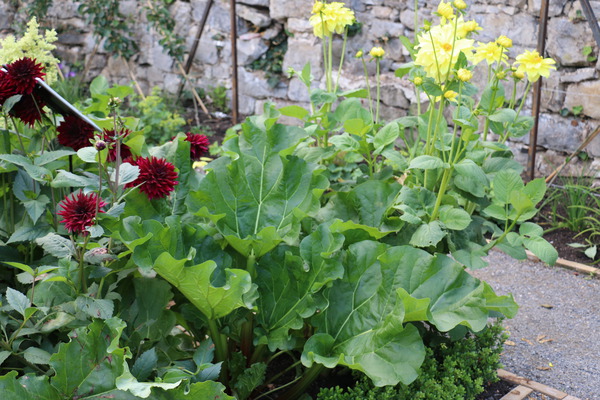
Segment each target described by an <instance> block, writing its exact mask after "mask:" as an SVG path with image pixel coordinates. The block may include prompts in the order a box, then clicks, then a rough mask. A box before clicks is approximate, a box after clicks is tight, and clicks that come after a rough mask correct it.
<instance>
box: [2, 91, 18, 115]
mask: <svg viewBox="0 0 600 400" xmlns="http://www.w3.org/2000/svg"><path fill="white" fill-rule="evenodd" d="M22 98H23V95H21V94H15V95H14V96H10V97H9V98H8V99H6V101H5V102H4V104H2V109H3V111H4V112H5V113H8V112H10V110H12V108H13V107H14V106H15V104H17V103H18V102H19V101H21V99H22Z"/></svg>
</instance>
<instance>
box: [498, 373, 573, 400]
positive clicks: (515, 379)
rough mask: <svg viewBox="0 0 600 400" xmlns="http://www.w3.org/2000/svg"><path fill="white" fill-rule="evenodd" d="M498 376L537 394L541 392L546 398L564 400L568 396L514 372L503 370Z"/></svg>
mask: <svg viewBox="0 0 600 400" xmlns="http://www.w3.org/2000/svg"><path fill="white" fill-rule="evenodd" d="M498 376H499V377H500V378H501V379H504V380H505V381H508V382H511V383H514V384H516V385H523V386H527V387H529V388H531V389H533V390H535V391H536V392H540V393H542V394H545V395H546V396H550V397H552V398H554V399H558V400H564V398H565V397H567V396H568V394H566V393H565V392H561V391H560V390H557V389H554V388H551V387H549V386H546V385H542V384H541V383H538V382H535V381H532V380H529V379H527V378H523V377H521V376H518V375H515V374H513V373H512V372H508V371H505V370H503V369H499V370H498Z"/></svg>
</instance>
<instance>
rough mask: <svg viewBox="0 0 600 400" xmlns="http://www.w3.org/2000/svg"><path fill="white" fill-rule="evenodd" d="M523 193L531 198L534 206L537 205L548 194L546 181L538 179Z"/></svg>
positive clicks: (530, 183)
mask: <svg viewBox="0 0 600 400" xmlns="http://www.w3.org/2000/svg"><path fill="white" fill-rule="evenodd" d="M523 193H524V194H525V195H526V196H527V197H529V199H530V200H531V202H532V203H533V205H536V204H537V203H539V202H540V201H542V199H543V198H544V195H545V194H546V181H545V179H544V178H537V179H534V180H532V181H531V182H529V183H528V184H527V185H525V188H524V189H523Z"/></svg>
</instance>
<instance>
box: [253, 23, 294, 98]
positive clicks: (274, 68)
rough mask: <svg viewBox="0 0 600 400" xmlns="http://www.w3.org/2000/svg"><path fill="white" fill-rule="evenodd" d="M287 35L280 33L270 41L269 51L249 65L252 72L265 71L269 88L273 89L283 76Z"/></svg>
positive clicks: (284, 32) (283, 32)
mask: <svg viewBox="0 0 600 400" xmlns="http://www.w3.org/2000/svg"><path fill="white" fill-rule="evenodd" d="M287 41H288V34H287V32H286V31H282V32H280V33H279V34H278V35H277V36H276V37H275V38H274V39H272V40H271V43H270V46H269V50H267V52H266V53H265V54H264V55H262V56H261V57H260V58H259V59H258V60H255V61H253V62H252V64H250V69H252V70H254V71H265V77H266V78H267V82H268V83H269V86H271V87H275V86H277V84H278V83H279V82H280V81H281V77H282V75H283V68H282V67H283V57H284V56H285V53H286V52H287V48H288V44H287Z"/></svg>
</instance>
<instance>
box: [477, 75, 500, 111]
mask: <svg viewBox="0 0 600 400" xmlns="http://www.w3.org/2000/svg"><path fill="white" fill-rule="evenodd" d="M503 103H504V86H503V85H497V86H495V87H494V85H493V82H490V84H489V85H488V86H487V87H486V88H485V89H484V91H483V93H482V94H481V101H480V102H479V109H480V110H483V111H484V112H486V113H487V112H490V111H494V110H495V109H497V108H498V107H500V106H502V104H503Z"/></svg>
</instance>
